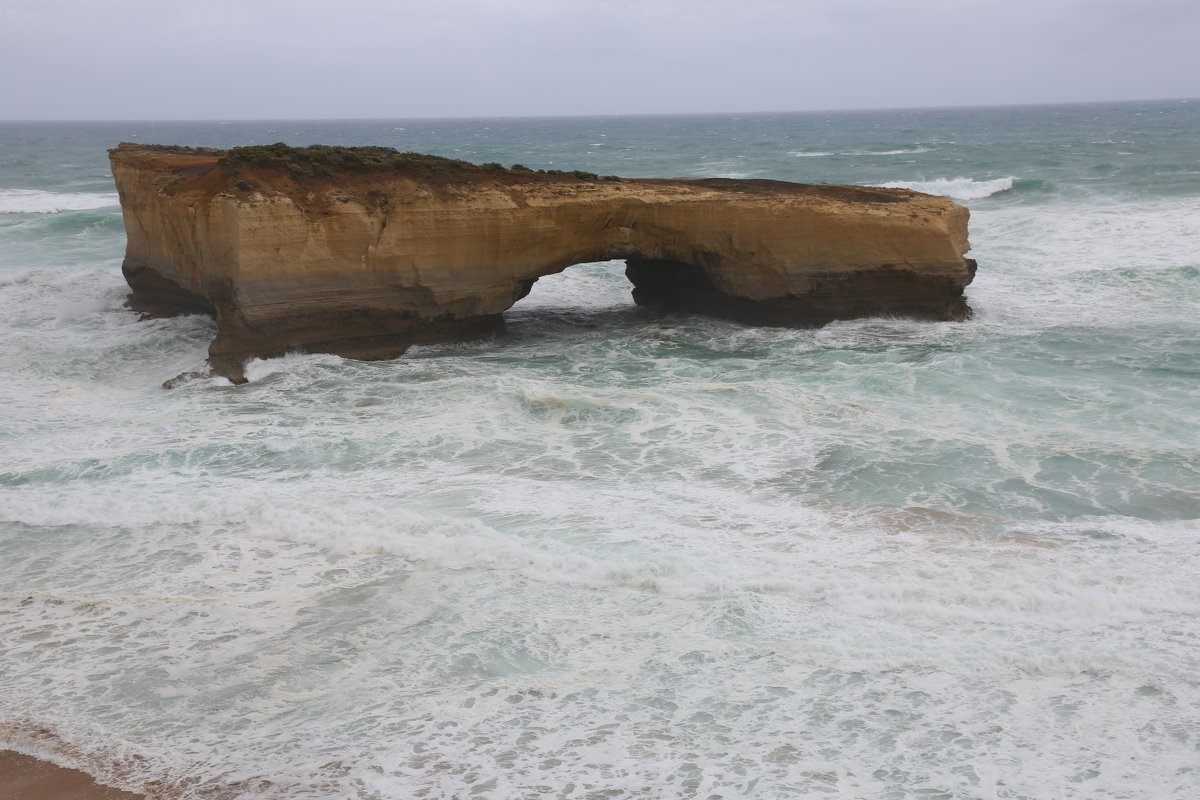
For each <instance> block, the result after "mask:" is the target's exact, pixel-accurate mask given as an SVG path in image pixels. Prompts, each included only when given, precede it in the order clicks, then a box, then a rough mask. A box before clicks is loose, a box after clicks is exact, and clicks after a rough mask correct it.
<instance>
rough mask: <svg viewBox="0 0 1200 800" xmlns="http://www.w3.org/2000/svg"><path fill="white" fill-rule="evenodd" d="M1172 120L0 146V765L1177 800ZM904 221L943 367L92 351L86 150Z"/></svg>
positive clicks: (700, 791)
mask: <svg viewBox="0 0 1200 800" xmlns="http://www.w3.org/2000/svg"><path fill="white" fill-rule="evenodd" d="M1197 130H1200V101H1191V102H1186V101H1177V102H1170V103H1167V102H1161V103H1160V102H1156V103H1141V104H1138V103H1126V104H1109V105H1079V106H1062V107H1049V106H1046V107H1023V108H994V109H967V110H930V111H892V112H844V113H829V114H826V113H820V114H816V113H814V114H773V115H748V114H743V115H724V116H693V117H686V116H684V117H679V116H676V117H641V118H577V119H542V120H507V119H493V120H450V121H447V120H440V121H429V120H425V121H415V120H404V121H344V122H262V123H249V122H233V123H218V122H197V123H152V122H148V123H75V124H69V123H0V303H2V304H3V308H4V309H5V314H4V315H3V319H0V401H2V405H0V407H3V408H4V409H5V411H4V417H5V422H4V425H3V426H0V453H2V454H3V459H0V564H2V565H3V570H2V571H0V739H2V740H3V742H4V743H7V744H10V745H12V746H15V747H17V748H18V749H22V750H24V751H26V752H31V753H34V754H38V755H42V756H45V757H50V758H53V759H55V760H57V761H59V762H60V763H65V764H70V765H73V766H80V767H82V768H84V769H87V770H88V771H90V772H92V773H93V774H97V775H104V776H106V777H108V778H109V779H110V780H114V781H116V782H118V783H120V784H121V785H123V786H126V787H128V788H132V789H136V788H140V787H142V786H143V785H144V782H145V781H147V780H159V781H163V782H164V783H165V784H166V785H168V786H172V787H176V788H178V789H179V790H180V791H182V796H184V797H191V798H203V797H212V796H214V795H215V794H216V793H219V792H220V791H222V790H223V789H225V788H227V787H229V786H231V785H232V786H234V787H235V789H234V796H238V797H246V798H304V797H321V798H364V799H365V798H419V797H427V798H447V797H480V798H527V797H528V798H534V797H546V798H551V797H555V798H558V797H561V798H576V797H588V798H592V797H595V798H601V797H603V798H693V797H697V798H713V797H721V798H734V797H755V798H790V797H825V796H829V797H850V798H910V797H911V798H955V799H957V798H1030V799H1034V798H1036V799H1038V800H1041V799H1043V798H1080V799H1081V800H1082V799H1084V798H1087V799H1088V800H1091V799H1092V798H1129V797H1139V798H1140V797H1154V798H1171V799H1172V800H1173V799H1174V798H1179V799H1180V800H1184V798H1191V797H1194V796H1195V794H1196V791H1197V786H1200V680H1198V679H1197V677H1196V676H1197V674H1198V672H1200V670H1198V667H1200V655H1198V653H1200V621H1198V620H1200V567H1198V566H1197V565H1198V564H1200V521H1198V520H1200V433H1198V429H1197V411H1196V409H1197V408H1200V313H1198V312H1200V137H1197V136H1196V131H1197ZM123 140H128V141H140V142H161V143H175V144H188V145H211V146H229V145H235V144H250V143H268V142H274V141H281V140H282V141H287V142H289V143H291V144H298V145H302V144H309V143H313V142H323V143H338V144H380V145H388V146H393V147H397V148H399V149H402V150H419V151H426V152H433V153H438V154H441V155H447V156H453V157H457V158H465V159H469V160H473V161H480V162H483V161H500V162H503V163H506V164H510V163H514V162H519V163H523V164H526V165H528V166H530V167H535V168H538V167H543V168H569V169H576V168H578V169H587V170H591V171H595V172H600V173H615V174H621V175H628V176H649V175H660V176H664V175H665V176H672V175H679V176H702V175H709V176H730V177H743V176H744V177H770V178H780V179H786V180H797V181H809V182H815V181H829V182H852V183H866V184H881V185H905V186H912V187H914V188H918V189H921V190H924V191H931V192H937V193H946V194H948V195H950V196H952V197H954V198H955V199H958V200H959V201H960V202H964V203H966V204H967V205H968V206H969V207H970V208H971V212H972V223H971V239H972V244H973V246H974V249H973V251H972V253H971V255H972V257H974V258H976V259H977V260H978V261H979V276H978V278H977V280H976V282H975V283H974V284H972V285H971V286H970V287H968V297H969V300H970V302H971V304H972V306H973V307H974V308H975V311H976V315H975V317H974V319H973V320H972V321H970V322H967V323H963V324H933V323H920V322H913V321H906V320H891V319H886V320H884V319H874V320H859V321H854V322H845V323H835V324H833V325H830V326H828V327H826V328H823V329H820V330H804V331H787V330H778V329H754V328H747V327H743V326H740V325H737V324H734V323H728V322H723V321H717V320H708V319H702V318H694V317H689V316H686V315H681V314H667V313H663V312H659V311H655V310H652V309H644V308H638V307H636V306H634V305H633V304H632V302H631V300H630V298H629V286H628V284H627V282H626V281H625V279H624V276H623V265H622V264H621V263H619V262H610V263H600V264H587V265H579V266H576V267H572V268H570V269H568V270H567V271H566V272H564V273H563V274H561V275H558V276H553V277H550V278H544V279H542V280H541V281H539V282H538V284H537V285H536V286H535V287H534V291H533V292H532V293H531V295H530V296H529V297H528V298H526V299H525V300H523V301H522V302H521V303H519V304H518V305H517V306H516V307H514V308H513V309H512V310H511V311H510V312H509V313H508V315H507V317H508V323H509V325H508V329H509V330H508V334H507V336H505V337H504V338H503V339H500V340H496V341H493V342H484V343H479V344H472V345H463V346H446V347H429V348H418V349H415V350H413V351H411V352H410V353H409V354H407V355H406V356H404V357H403V358H400V359H397V360H395V361H391V362H374V363H363V362H354V361H345V360H342V359H339V358H336V357H331V356H289V357H286V358H282V359H276V360H269V361H256V362H252V364H251V365H250V367H249V370H248V374H249V376H250V378H251V382H250V383H249V384H247V385H245V386H240V387H234V386H231V385H229V384H228V383H227V382H225V381H223V380H221V379H213V380H203V381H196V382H193V383H190V384H188V385H186V386H184V387H183V388H181V389H177V390H174V391H164V390H162V389H160V388H159V385H160V383H161V382H162V381H163V380H164V379H165V378H168V377H171V376H173V375H175V374H177V373H179V372H182V371H185V370H189V369H195V368H197V367H198V366H199V365H200V364H201V363H202V362H203V359H204V356H205V353H206V349H207V345H208V342H209V340H210V339H211V337H212V335H213V333H214V327H213V325H212V323H211V322H210V321H208V320H206V319H203V318H199V317H183V318H178V319H171V320H141V319H139V318H137V317H136V316H135V315H133V314H132V313H130V312H128V311H126V310H125V309H123V307H122V301H123V298H124V294H125V289H124V283H123V281H122V278H121V275H120V261H121V257H122V253H123V247H124V234H123V228H122V224H121V218H120V210H119V208H117V207H116V206H115V205H114V204H115V202H116V197H115V190H114V189H113V186H112V181H111V176H110V175H109V173H108V171H107V162H106V158H105V153H104V150H105V149H106V148H107V147H111V146H113V145H114V144H115V143H117V142H118V141H123Z"/></svg>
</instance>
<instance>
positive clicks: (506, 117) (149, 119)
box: [0, 96, 1200, 123]
mask: <svg viewBox="0 0 1200 800" xmlns="http://www.w3.org/2000/svg"><path fill="white" fill-rule="evenodd" d="M1190 102H1200V96H1197V97H1144V98H1125V99H1118V100H1062V101H1039V102H1032V103H981V104H977V105H976V104H972V105H949V106H876V107H873V108H866V107H864V108H824V109H820V108H818V109H776V110H761V109H760V110H755V111H664V112H634V113H602V114H482V115H480V114H463V115H449V116H415V117H391V116H388V117H159V118H153V117H61V118H60V117H42V118H33V117H19V118H18V117H14V118H7V117H0V123H13V122H26V123H29V122H113V123H118V122H389V121H414V122H416V121H443V120H446V121H449V120H476V119H478V120H485V119H486V120H501V119H503V120H521V119H609V118H614V117H718V116H736V115H756V114H761V115H774V114H855V113H871V112H882V111H956V110H959V111H969V110H971V109H980V110H982V109H1001V108H1037V107H1047V106H1097V105H1120V104H1128V103H1190Z"/></svg>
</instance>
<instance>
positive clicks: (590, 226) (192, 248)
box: [109, 143, 975, 382]
mask: <svg viewBox="0 0 1200 800" xmlns="http://www.w3.org/2000/svg"><path fill="white" fill-rule="evenodd" d="M109 155H110V158H111V161H112V172H113V177H114V178H115V180H116V184H117V190H118V192H119V193H120V198H121V208H122V211H123V213H124V217H125V229H126V233H127V236H128V247H127V250H126V254H125V262H124V267H123V270H124V273H125V277H126V279H127V280H128V282H129V285H130V287H131V288H132V290H133V292H132V295H131V297H130V303H131V305H132V306H133V307H134V308H137V309H140V310H143V311H146V312H148V313H155V314H166V313H179V312H203V313H207V314H211V315H213V316H215V317H216V319H217V322H218V333H217V337H216V339H215V340H214V341H213V343H212V346H211V347H210V349H209V361H210V363H211V364H212V366H213V368H214V369H215V370H216V371H217V372H218V373H220V374H223V375H226V376H228V377H229V378H230V379H231V380H233V381H235V382H239V381H242V380H244V376H243V373H242V365H243V363H244V361H245V360H246V359H247V358H250V357H253V356H262V357H268V356H277V355H281V354H283V353H285V352H288V351H292V350H300V351H307V352H328V353H337V354H340V355H344V356H348V357H352V358H362V359H380V358H392V357H395V356H397V355H399V354H400V353H402V352H404V350H405V349H407V348H408V347H409V346H411V345H413V344H418V343H433V342H447V341H465V340H469V339H474V338H480V337H485V336H489V335H492V334H495V333H497V332H499V331H500V330H502V329H503V318H502V316H501V315H502V313H503V312H504V310H505V309H507V308H509V307H510V306H512V304H513V303H515V302H516V301H517V300H519V299H521V298H522V297H524V296H525V294H527V293H528V292H529V289H530V287H531V286H532V285H533V283H534V282H535V281H536V280H537V279H538V278H540V277H542V276H543V275H550V274H553V273H556V272H560V271H561V270H563V269H565V268H566V267H569V266H571V265H572V264H578V263H582V262H589V261H603V260H608V259H625V261H626V267H627V268H626V275H627V276H628V277H629V279H630V281H631V282H632V283H633V298H634V300H635V301H636V302H638V303H642V304H661V305H666V306H672V307H677V308H682V309H690V310H694V311H698V312H701V313H705V314H712V315H716V316H721V317H727V318H732V319H736V320H740V321H743V322H749V323H755V324H767V325H790V326H812V325H821V324H824V323H826V322H829V321H831V320H834V319H850V318H855V317H863V316H872V315H879V314H896V315H905V316H913V317H918V318H922V319H930V320H961V319H964V318H965V317H967V316H968V315H969V314H970V309H969V308H968V306H967V304H966V302H965V300H964V298H963V287H965V286H966V285H967V284H968V283H970V281H971V278H972V277H973V275H974V271H975V264H974V262H973V261H971V260H970V259H967V258H964V257H963V254H964V253H966V252H967V250H968V248H969V245H968V243H967V216H968V214H967V209H965V208H963V207H962V206H960V205H957V204H955V203H953V202H951V201H950V200H947V199H945V198H942V197H933V196H930V195H924V194H920V193H918V192H912V191H908V190H904V189H877V188H866V187H853V186H832V185H825V184H820V185H805V184H795V183H785V182H782V181H768V180H729V179H696V180H691V179H687V180H684V179H679V180H665V179H620V178H612V177H606V178H598V177H596V176H594V175H590V174H588V173H578V172H577V173H550V174H547V173H542V172H533V171H531V170H527V169H525V168H521V167H513V168H512V169H505V168H504V167H501V166H500V165H498V164H495V165H483V166H476V165H472V164H467V163H465V162H461V161H451V160H448V159H441V158H436V157H432V156H421V155H417V154H412V153H396V152H395V151H392V150H388V149H386V148H328V147H318V146H314V147H311V148H296V149H293V148H288V147H286V146H284V145H271V146H266V147H248V148H234V149H233V150H230V151H220V150H210V149H194V148H182V147H169V146H155V145H134V144H128V143H126V144H121V145H120V146H118V147H117V148H115V149H113V150H111V151H110V152H109Z"/></svg>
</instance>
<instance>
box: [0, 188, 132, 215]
mask: <svg viewBox="0 0 1200 800" xmlns="http://www.w3.org/2000/svg"><path fill="white" fill-rule="evenodd" d="M119 203H120V200H119V199H118V198H117V193H116V192H46V191H42V190H40V189H0V214H54V213H57V212H59V211H87V210H89V209H93V208H108V207H109V206H115V205H118V204H119Z"/></svg>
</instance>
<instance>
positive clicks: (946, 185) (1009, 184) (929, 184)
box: [875, 177, 1016, 200]
mask: <svg viewBox="0 0 1200 800" xmlns="http://www.w3.org/2000/svg"><path fill="white" fill-rule="evenodd" d="M1015 180H1016V178H1013V177H1007V178H996V179H994V180H990V181H977V180H975V179H974V178H934V179H932V180H926V181H890V182H888V183H879V184H875V185H876V186H882V187H884V188H887V189H912V190H914V191H918V192H925V193H926V194H940V195H943V196H945V197H951V198H953V199H955V200H981V199H983V198H984V197H991V196H992V195H994V194H999V193H1000V192H1007V191H1008V190H1010V189H1012V188H1013V181H1015Z"/></svg>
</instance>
